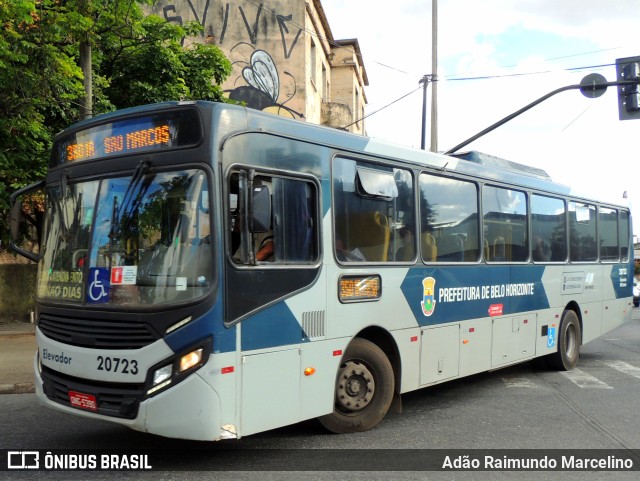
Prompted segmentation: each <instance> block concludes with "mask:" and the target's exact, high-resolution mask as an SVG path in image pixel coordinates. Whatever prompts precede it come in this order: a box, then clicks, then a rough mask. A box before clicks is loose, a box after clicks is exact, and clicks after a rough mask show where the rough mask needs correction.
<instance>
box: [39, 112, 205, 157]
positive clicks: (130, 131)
mask: <svg viewBox="0 0 640 481" xmlns="http://www.w3.org/2000/svg"><path fill="white" fill-rule="evenodd" d="M199 125H200V124H199V121H198V115H197V113H196V112H195V111H193V110H179V111H169V112H164V113H160V114H154V115H147V116H143V117H134V118H126V119H122V120H115V121H113V122H110V123H105V124H100V125H97V126H95V127H90V128H88V129H85V130H81V131H78V132H74V133H72V134H70V135H68V136H65V137H62V138H61V139H59V140H57V141H56V142H55V144H54V149H53V153H52V156H51V163H50V167H55V166H58V165H63V164H67V163H72V162H80V161H84V160H91V159H99V158H105V157H112V156H116V155H124V154H137V153H139V152H147V151H152V150H165V149H175V148H179V147H187V146H192V145H195V144H197V143H198V142H199V141H200V138H201V134H200V132H201V129H200V127H199Z"/></svg>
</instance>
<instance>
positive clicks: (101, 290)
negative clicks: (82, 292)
mask: <svg viewBox="0 0 640 481" xmlns="http://www.w3.org/2000/svg"><path fill="white" fill-rule="evenodd" d="M110 278H111V275H110V272H109V269H107V268H106V267H92V268H91V269H89V279H88V282H89V285H88V286H87V302H89V303H92V304H100V303H105V302H109V290H110V288H111V284H110Z"/></svg>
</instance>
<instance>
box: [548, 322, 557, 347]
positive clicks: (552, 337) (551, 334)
mask: <svg viewBox="0 0 640 481" xmlns="http://www.w3.org/2000/svg"><path fill="white" fill-rule="evenodd" d="M555 345H556V328H555V327H550V328H549V330H548V331H547V347H549V348H551V347H554V346H555Z"/></svg>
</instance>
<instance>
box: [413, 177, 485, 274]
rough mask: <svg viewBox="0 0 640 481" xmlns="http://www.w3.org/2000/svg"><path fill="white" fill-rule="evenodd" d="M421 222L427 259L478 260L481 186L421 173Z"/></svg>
mask: <svg viewBox="0 0 640 481" xmlns="http://www.w3.org/2000/svg"><path fill="white" fill-rule="evenodd" d="M420 221H421V227H420V230H421V232H422V234H421V236H422V259H423V260H424V261H425V262H476V261H478V259H479V256H480V246H479V234H478V224H479V222H478V188H477V186H476V184H475V183H473V182H468V181H462V180H458V179H452V178H449V177H443V176H440V175H432V174H421V175H420Z"/></svg>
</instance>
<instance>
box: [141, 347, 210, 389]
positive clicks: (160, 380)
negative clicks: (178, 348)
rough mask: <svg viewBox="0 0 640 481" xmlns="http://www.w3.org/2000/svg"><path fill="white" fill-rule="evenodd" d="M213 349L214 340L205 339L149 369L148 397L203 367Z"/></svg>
mask: <svg viewBox="0 0 640 481" xmlns="http://www.w3.org/2000/svg"><path fill="white" fill-rule="evenodd" d="M212 347H213V340H212V339H211V338H208V339H205V340H204V341H200V342H198V344H196V345H191V346H190V347H189V348H187V349H185V350H183V351H182V352H179V353H178V354H176V355H175V356H171V357H170V358H168V359H165V360H164V361H162V362H160V363H158V364H156V365H155V366H153V367H152V368H151V369H149V371H148V374H147V382H146V386H147V396H152V395H155V394H157V393H159V392H160V391H161V390H163V389H165V388H167V387H169V386H172V385H175V384H177V383H179V382H180V381H182V380H183V379H185V378H186V377H188V376H189V375H190V374H191V373H192V372H194V371H196V370H197V369H199V368H200V367H202V366H203V364H204V363H205V362H206V361H207V359H208V358H209V354H210V353H211V351H212Z"/></svg>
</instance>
